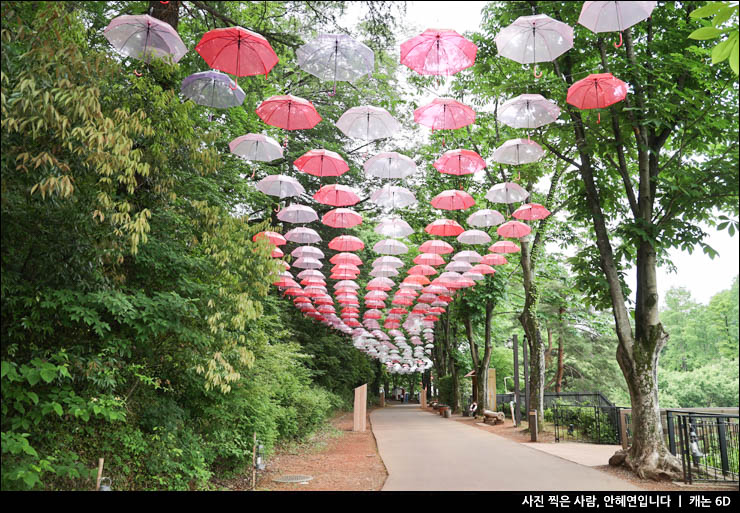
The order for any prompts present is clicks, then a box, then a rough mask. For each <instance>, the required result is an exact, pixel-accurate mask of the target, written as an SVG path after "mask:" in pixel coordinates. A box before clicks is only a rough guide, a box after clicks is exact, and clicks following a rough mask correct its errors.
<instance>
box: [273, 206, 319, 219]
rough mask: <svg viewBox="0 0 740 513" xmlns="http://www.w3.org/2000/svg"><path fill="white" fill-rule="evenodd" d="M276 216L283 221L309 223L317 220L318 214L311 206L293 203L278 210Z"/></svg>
mask: <svg viewBox="0 0 740 513" xmlns="http://www.w3.org/2000/svg"><path fill="white" fill-rule="evenodd" d="M277 218H278V219H279V220H281V221H283V222H284V223H310V222H312V221H316V220H318V218H319V215H318V214H317V213H316V211H315V210H314V209H312V208H311V207H307V206H305V205H296V204H295V203H293V204H292V205H289V206H287V207H285V208H284V209H282V210H281V211H280V212H278V215H277Z"/></svg>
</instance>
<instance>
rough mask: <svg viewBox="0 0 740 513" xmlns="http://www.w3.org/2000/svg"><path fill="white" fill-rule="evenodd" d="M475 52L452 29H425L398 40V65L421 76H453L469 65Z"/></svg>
mask: <svg viewBox="0 0 740 513" xmlns="http://www.w3.org/2000/svg"><path fill="white" fill-rule="evenodd" d="M477 52H478V47H477V46H475V44H473V43H472V42H470V41H469V40H467V39H465V38H464V37H462V36H461V35H460V34H458V33H457V32H455V31H454V30H444V29H442V30H440V29H427V30H425V31H424V32H423V33H422V34H420V35H418V36H416V37H414V38H412V39H409V40H408V41H404V42H403V43H401V64H404V65H406V66H408V67H409V68H411V69H412V70H414V71H416V72H417V73H419V74H421V75H454V74H455V73H457V72H458V71H461V70H464V69H466V68H469V67H470V66H472V65H473V63H474V62H475V55H476V53H477Z"/></svg>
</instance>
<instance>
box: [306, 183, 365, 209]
mask: <svg viewBox="0 0 740 513" xmlns="http://www.w3.org/2000/svg"><path fill="white" fill-rule="evenodd" d="M313 199H315V200H316V201H318V202H319V203H323V204H324V205H331V206H333V207H348V206H352V205H354V204H355V203H358V202H359V201H360V198H359V197H358V196H357V194H355V191H354V190H353V189H352V188H350V187H347V186H346V185H339V184H331V185H324V186H323V187H322V188H321V189H319V190H318V191H317V192H316V194H314V195H313Z"/></svg>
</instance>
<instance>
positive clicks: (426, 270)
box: [409, 264, 437, 276]
mask: <svg viewBox="0 0 740 513" xmlns="http://www.w3.org/2000/svg"><path fill="white" fill-rule="evenodd" d="M414 274H421V275H422V276H431V275H433V274H437V270H436V269H435V268H434V267H432V266H431V265H423V264H422V265H415V266H414V267H412V268H411V269H409V275H414Z"/></svg>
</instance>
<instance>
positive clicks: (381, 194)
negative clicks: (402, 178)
mask: <svg viewBox="0 0 740 513" xmlns="http://www.w3.org/2000/svg"><path fill="white" fill-rule="evenodd" d="M370 201H372V202H373V203H375V204H376V205H378V206H381V207H390V208H404V207H408V206H410V205H414V204H416V196H414V193H413V192H411V191H410V190H408V189H407V188H406V187H399V186H397V185H385V186H383V187H381V188H380V189H378V190H377V191H375V192H373V194H372V196H370Z"/></svg>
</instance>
